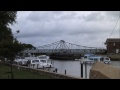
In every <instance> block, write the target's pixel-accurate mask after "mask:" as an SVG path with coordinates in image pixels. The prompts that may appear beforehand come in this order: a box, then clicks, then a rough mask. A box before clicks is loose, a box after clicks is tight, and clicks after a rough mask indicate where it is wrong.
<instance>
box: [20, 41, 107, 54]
mask: <svg viewBox="0 0 120 90" xmlns="http://www.w3.org/2000/svg"><path fill="white" fill-rule="evenodd" d="M105 52H106V49H105V48H100V47H88V46H81V45H76V44H73V43H69V42H66V41H64V40H60V41H57V42H54V43H51V44H47V45H43V46H39V47H36V49H27V50H24V51H22V53H24V54H25V53H27V54H28V53H30V54H36V53H44V54H48V55H49V54H53V53H66V54H85V53H94V54H96V53H100V54H103V53H105Z"/></svg>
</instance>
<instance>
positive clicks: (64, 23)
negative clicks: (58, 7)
mask: <svg viewBox="0 0 120 90" xmlns="http://www.w3.org/2000/svg"><path fill="white" fill-rule="evenodd" d="M113 13H114V12H113ZM112 17H114V15H112V13H109V12H103V11H102V12H89V13H87V12H85V13H84V12H74V11H69V12H67V11H44V12H43V11H40V12H38V11H37V12H35V11H33V12H29V13H27V12H25V13H24V12H21V13H20V14H18V18H17V21H18V24H17V25H15V26H12V28H13V32H15V31H16V30H18V29H19V30H20V33H19V34H18V35H15V36H16V37H17V38H18V39H19V40H20V41H21V42H26V43H30V44H33V45H35V46H41V45H45V44H50V43H53V42H56V41H59V40H61V39H62V40H65V41H67V42H71V43H75V44H78V45H83V46H84V45H86V46H103V45H102V44H101V43H102V42H104V41H105V39H106V38H107V37H109V34H110V32H111V31H112V29H113V27H114V25H115V20H117V19H116V18H115V17H114V20H112V21H109V19H111V18H112ZM115 35H116V33H115ZM95 42H97V43H95Z"/></svg>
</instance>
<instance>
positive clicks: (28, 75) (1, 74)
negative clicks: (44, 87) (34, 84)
mask: <svg viewBox="0 0 120 90" xmlns="http://www.w3.org/2000/svg"><path fill="white" fill-rule="evenodd" d="M10 70H11V67H10V66H7V65H4V64H1V63H0V79H11V73H7V74H5V73H6V72H10ZM13 77H14V79H51V78H50V77H48V76H41V75H38V74H35V73H32V72H29V71H24V70H19V69H17V68H13Z"/></svg>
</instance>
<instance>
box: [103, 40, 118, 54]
mask: <svg viewBox="0 0 120 90" xmlns="http://www.w3.org/2000/svg"><path fill="white" fill-rule="evenodd" d="M105 44H106V47H107V53H108V54H110V53H112V54H115V53H120V38H108V39H107V40H106V42H105Z"/></svg>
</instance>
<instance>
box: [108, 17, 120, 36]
mask: <svg viewBox="0 0 120 90" xmlns="http://www.w3.org/2000/svg"><path fill="white" fill-rule="evenodd" d="M119 19H120V15H119V18H118V20H117V23H118V21H119ZM117 23H116V24H115V27H116V25H117ZM115 27H114V28H113V30H112V32H111V34H110V37H111V35H112V33H113V31H114V30H115ZM110 37H109V38H110Z"/></svg>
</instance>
